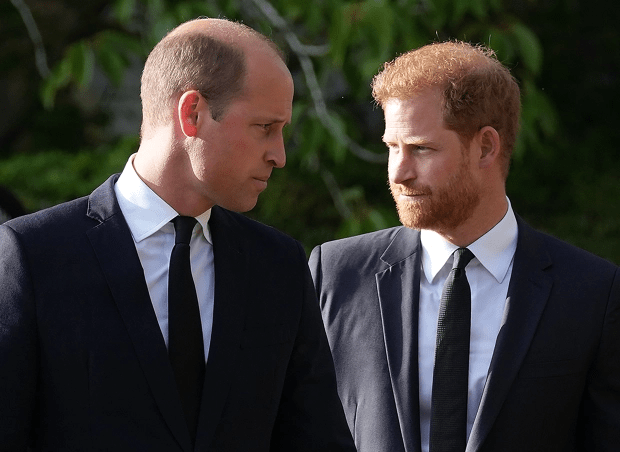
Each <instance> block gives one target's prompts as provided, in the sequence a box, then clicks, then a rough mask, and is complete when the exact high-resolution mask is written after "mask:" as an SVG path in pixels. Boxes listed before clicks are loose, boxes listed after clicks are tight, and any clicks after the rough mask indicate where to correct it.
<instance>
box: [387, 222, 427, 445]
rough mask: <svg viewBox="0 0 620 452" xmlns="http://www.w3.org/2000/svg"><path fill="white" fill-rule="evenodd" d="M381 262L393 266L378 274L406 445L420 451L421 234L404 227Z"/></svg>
mask: <svg viewBox="0 0 620 452" xmlns="http://www.w3.org/2000/svg"><path fill="white" fill-rule="evenodd" d="M381 259H382V260H383V261H384V262H385V263H387V264H388V265H389V268H388V269H387V270H384V271H382V272H379V273H377V274H376V280H377V290H378V294H379V303H380V307H381V318H382V322H383V333H384V339H385V348H386V353H387V360H388V368H389V371H390V378H391V381H392V388H393V390H394V399H395V402H396V411H397V413H398V421H399V423H400V430H401V432H402V438H403V443H404V444H403V446H404V449H405V450H406V451H408V452H414V451H416V452H418V451H420V447H421V446H420V408H419V398H418V386H419V385H418V355H417V352H418V312H419V309H418V304H419V292H420V271H419V269H420V259H421V252H420V234H419V232H418V231H414V230H412V229H408V228H404V227H403V228H400V229H399V232H398V234H397V235H396V237H395V238H394V240H393V241H392V243H390V245H389V246H388V248H387V249H386V250H385V252H384V253H383V255H382V256H381Z"/></svg>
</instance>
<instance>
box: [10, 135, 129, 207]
mask: <svg viewBox="0 0 620 452" xmlns="http://www.w3.org/2000/svg"><path fill="white" fill-rule="evenodd" d="M137 144H138V143H137V139H136V138H135V137H127V138H123V139H121V140H119V141H118V142H116V143H112V144H111V146H109V147H105V148H101V149H99V150H97V151H92V150H87V151H85V152H80V153H77V154H75V153H69V152H66V151H61V150H56V149H50V150H46V151H45V152H39V153H36V154H31V155H30V154H18V155H15V156H12V157H11V158H9V159H5V160H2V161H0V181H1V182H2V184H3V185H5V186H7V187H11V190H13V191H14V192H15V193H17V195H19V197H20V199H21V200H22V202H23V204H24V206H25V207H26V209H27V210H28V211H35V210H38V209H41V208H44V207H49V206H51V205H54V204H58V203H61V202H64V201H67V200H69V199H74V198H78V197H81V196H84V195H86V194H89V193H90V192H91V191H92V190H93V189H94V188H96V187H97V186H98V185H100V184H101V183H102V182H103V181H105V180H106V179H107V178H108V177H109V176H110V175H111V174H114V173H117V172H120V171H122V169H123V167H124V166H125V163H126V162H127V159H128V157H129V155H131V153H132V152H133V151H134V150H135V149H136V148H137Z"/></svg>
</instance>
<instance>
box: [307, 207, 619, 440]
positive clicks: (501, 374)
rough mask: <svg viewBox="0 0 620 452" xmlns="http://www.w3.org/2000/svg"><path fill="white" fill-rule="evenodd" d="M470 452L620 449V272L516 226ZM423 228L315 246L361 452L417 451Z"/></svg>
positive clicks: (313, 263) (315, 267)
mask: <svg viewBox="0 0 620 452" xmlns="http://www.w3.org/2000/svg"><path fill="white" fill-rule="evenodd" d="M518 227H519V235H518V244H517V250H516V253H515V257H514V265H513V271H512V277H511V280H510V285H509V289H508V295H507V299H506V309H505V313H504V319H503V321H502V326H501V330H500V332H499V336H498V338H497V342H496V345H495V350H494V353H493V357H492V361H491V364H490V368H489V371H488V376H487V381H486V384H485V388H484V392H483V395H482V401H481V403H480V407H479V410H478V413H477V417H476V419H475V422H474V425H473V429H472V432H471V436H470V438H469V442H468V444H467V452H491V451H493V452H512V451H514V452H554V451H558V452H559V451H562V452H568V451H610V452H611V451H618V450H620V270H619V269H618V267H617V266H615V265H613V264H611V263H609V262H607V261H605V260H603V259H600V258H598V257H595V256H593V255H591V254H589V253H587V252H585V251H583V250H580V249H577V248H575V247H572V246H570V245H568V244H566V243H564V242H561V241H559V240H557V239H555V238H552V237H550V236H548V235H545V234H542V233H540V232H537V231H535V230H533V229H532V228H530V227H529V226H527V225H526V224H525V223H524V222H523V221H522V220H521V219H518ZM420 259H421V244H420V234H419V232H418V231H415V230H412V229H407V228H404V227H397V228H392V229H386V230H382V231H378V232H375V233H370V234H366V235H362V236H358V237H353V238H348V239H343V240H338V241H334V242H330V243H326V244H324V245H322V246H319V247H317V248H315V249H314V250H313V252H312V255H311V257H310V270H311V272H312V275H313V277H314V280H315V285H316V290H317V293H318V297H319V303H320V306H321V309H322V315H323V321H324V323H325V326H326V330H327V335H328V339H329V342H330V346H331V348H332V353H333V356H334V361H335V364H336V377H337V380H338V389H339V393H340V398H341V400H342V403H343V405H344V408H345V414H346V416H347V421H348V424H349V428H350V429H351V431H352V433H353V436H354V439H355V442H356V446H357V448H358V451H360V452H377V451H389V452H405V451H406V452H418V451H420V450H421V446H420V419H419V399H418V347H417V343H418V300H419V288H420V269H421V261H420Z"/></svg>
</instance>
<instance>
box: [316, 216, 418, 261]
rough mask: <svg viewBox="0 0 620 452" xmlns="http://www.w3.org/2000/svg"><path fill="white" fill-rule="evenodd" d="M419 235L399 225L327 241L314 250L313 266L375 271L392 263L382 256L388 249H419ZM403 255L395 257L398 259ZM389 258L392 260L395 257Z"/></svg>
mask: <svg viewBox="0 0 620 452" xmlns="http://www.w3.org/2000/svg"><path fill="white" fill-rule="evenodd" d="M418 238H419V232H418V231H415V230H412V229H409V228H406V227H404V226H397V227H393V228H389V229H382V230H380V231H375V232H370V233H367V234H361V235H357V236H353V237H347V238H344V239H339V240H334V241H330V242H326V243H324V244H322V245H319V246H317V247H315V248H314V250H312V253H311V255H310V268H311V269H312V270H314V269H315V268H317V267H321V268H322V269H323V270H324V271H328V272H332V271H333V270H337V271H339V272H346V271H347V269H350V270H351V271H352V272H360V271H375V269H377V268H378V267H383V266H386V265H388V264H387V263H386V262H384V260H383V259H382V257H385V254H386V251H388V250H390V249H394V248H397V249H398V251H397V252H396V253H395V254H397V255H400V256H402V257H406V256H409V255H410V254H411V252H413V251H414V250H415V248H416V246H417V243H418ZM399 259H400V258H399V257H395V258H394V260H395V261H396V260H399ZM387 261H392V258H391V257H390V259H387ZM332 269H333V270H332ZM362 269H366V270H362Z"/></svg>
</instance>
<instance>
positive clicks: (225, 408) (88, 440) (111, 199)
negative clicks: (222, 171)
mask: <svg viewBox="0 0 620 452" xmlns="http://www.w3.org/2000/svg"><path fill="white" fill-rule="evenodd" d="M115 180H116V177H114V176H113V177H111V178H110V179H109V180H108V181H107V182H106V183H104V184H103V185H102V186H101V187H99V188H98V189H96V190H95V191H94V192H93V193H92V194H91V195H90V196H89V197H85V198H82V199H79V200H76V201H72V202H69V203H66V204H62V205H60V206H57V207H54V208H51V209H48V210H44V211H41V212H38V213H36V214H33V215H28V216H25V217H21V218H17V219H15V220H12V221H11V222H8V223H5V224H4V225H2V226H0V286H1V290H0V451H25V450H26V445H27V444H29V445H30V447H31V448H32V449H33V450H35V451H115V452H116V451H131V452H136V451H149V452H157V451H162V452H164V451H165V452H172V451H185V452H189V451H191V450H195V451H226V452H230V451H239V452H248V451H257V452H258V451H317V450H326V451H345V450H346V451H351V450H354V446H353V442H352V439H351V437H350V433H349V431H348V429H347V425H346V421H345V418H344V415H343V412H342V406H341V404H340V401H339V399H338V395H337V392H336V382H335V376H334V368H333V363H332V359H331V355H330V352H329V347H328V343H327V339H326V336H325V332H324V329H323V326H322V322H321V318H320V312H319V309H318V305H317V304H316V297H315V294H314V291H313V286H312V282H311V279H310V274H309V271H308V267H307V264H306V258H305V253H304V251H303V249H302V247H301V246H300V244H299V243H298V242H296V241H294V240H293V239H291V238H289V237H287V236H285V235H284V234H281V233H279V232H277V231H276V230H274V229H272V228H269V227H267V226H264V225H261V224H259V223H257V222H254V221H252V220H249V219H248V218H246V217H244V216H242V215H239V214H236V213H232V212H229V211H226V210H224V209H221V208H218V207H214V208H213V210H212V217H211V220H210V223H209V224H210V228H211V233H212V238H213V250H214V258H215V304H214V314H213V316H214V319H213V333H212V340H211V348H210V353H209V358H208V362H207V365H206V375H205V381H204V389H203V396H202V410H201V414H200V420H199V428H198V434H197V438H196V444H195V447H192V443H191V439H190V436H189V433H188V429H187V426H186V424H185V421H184V418H183V412H182V408H181V402H180V399H179V396H178V393H177V391H176V386H175V383H174V377H173V373H172V368H171V366H170V364H169V360H168V355H167V350H166V346H165V344H164V340H163V336H162V334H161V331H160V329H159V326H158V323H157V319H156V316H155V313H154V310H153V306H152V303H151V301H150V298H149V293H148V289H147V286H146V283H145V280H144V274H143V270H142V267H141V265H140V261H139V258H138V255H137V252H136V249H135V246H134V243H133V240H132V238H131V234H130V231H129V229H128V226H127V224H126V222H125V219H124V217H123V215H122V213H121V211H120V209H119V206H118V203H117V201H116V198H115V195H114V189H113V186H114V182H115Z"/></svg>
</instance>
